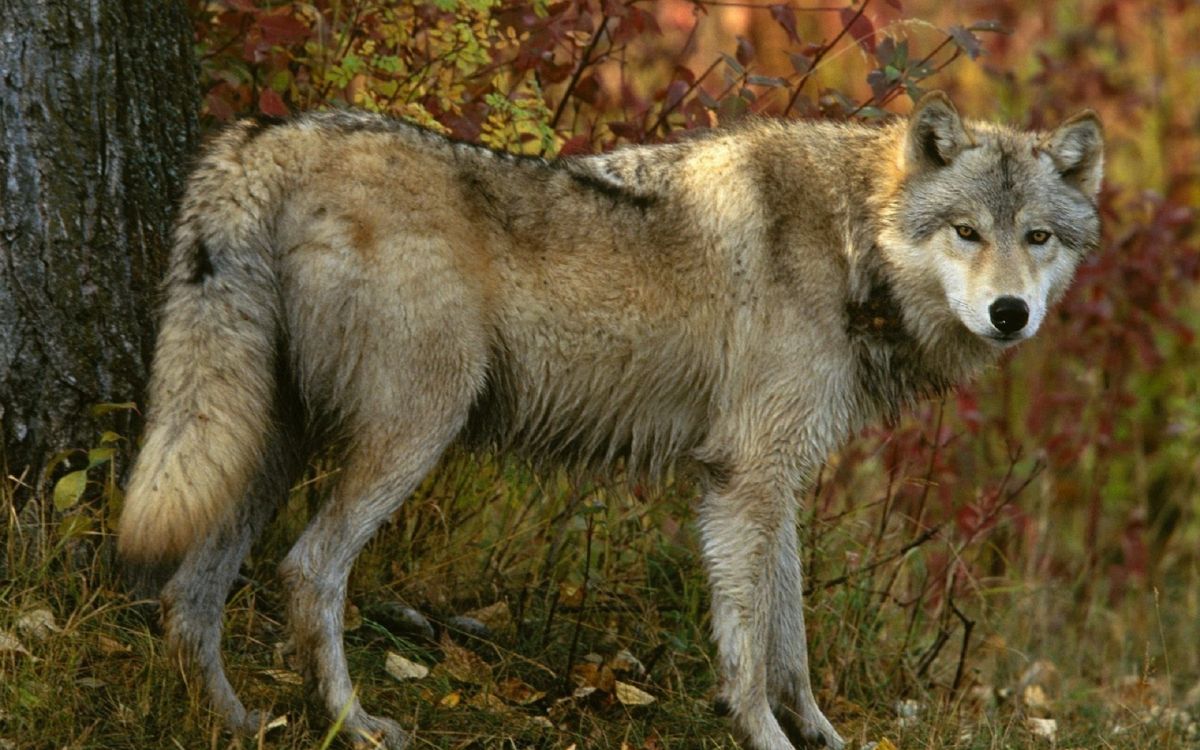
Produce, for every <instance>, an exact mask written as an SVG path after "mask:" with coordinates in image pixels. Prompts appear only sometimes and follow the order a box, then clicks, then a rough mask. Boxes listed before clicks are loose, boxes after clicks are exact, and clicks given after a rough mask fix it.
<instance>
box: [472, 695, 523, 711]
mask: <svg viewBox="0 0 1200 750" xmlns="http://www.w3.org/2000/svg"><path fill="white" fill-rule="evenodd" d="M467 705H469V706H473V707H475V708H482V709H484V710H487V711H492V712H500V713H507V712H509V711H512V710H513V709H512V707H511V706H509V705H508V704H507V703H505V702H504V701H503V700H501V699H500V696H498V695H496V694H495V693H492V692H491V691H489V690H484V691H483V692H480V693H476V694H475V695H472V696H471V697H470V698H468V699H467Z"/></svg>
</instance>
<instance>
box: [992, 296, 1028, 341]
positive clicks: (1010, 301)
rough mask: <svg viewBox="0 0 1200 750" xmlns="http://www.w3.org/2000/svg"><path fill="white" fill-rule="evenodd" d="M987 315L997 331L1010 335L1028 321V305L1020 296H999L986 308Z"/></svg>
mask: <svg viewBox="0 0 1200 750" xmlns="http://www.w3.org/2000/svg"><path fill="white" fill-rule="evenodd" d="M988 315H990V316H991V318H992V325H994V326H995V327H996V330H997V331H999V332H1000V333H1002V334H1004V335H1006V336H1011V335H1012V334H1014V333H1017V332H1018V331H1020V330H1021V329H1022V328H1024V327H1025V324H1026V323H1028V322H1029V305H1027V304H1025V300H1023V299H1021V298H1020V297H1000V298H999V299H997V300H996V301H995V302H993V303H992V305H991V307H989V308H988Z"/></svg>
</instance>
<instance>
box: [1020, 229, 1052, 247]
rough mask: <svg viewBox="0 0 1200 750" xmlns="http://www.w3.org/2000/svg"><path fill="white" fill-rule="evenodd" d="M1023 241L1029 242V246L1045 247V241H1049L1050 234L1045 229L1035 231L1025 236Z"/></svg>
mask: <svg viewBox="0 0 1200 750" xmlns="http://www.w3.org/2000/svg"><path fill="white" fill-rule="evenodd" d="M1025 239H1027V240H1029V244H1030V245H1045V244H1046V241H1047V240H1049V239H1050V233H1049V232H1047V231H1046V230H1045V229H1035V230H1033V231H1032V232H1030V233H1029V234H1027V235H1025Z"/></svg>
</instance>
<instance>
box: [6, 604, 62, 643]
mask: <svg viewBox="0 0 1200 750" xmlns="http://www.w3.org/2000/svg"><path fill="white" fill-rule="evenodd" d="M16 626H17V631H18V632H20V633H22V634H24V635H25V636H26V637H28V638H31V639H33V640H35V641H44V640H46V639H48V638H49V637H50V636H52V635H54V634H55V633H61V632H62V628H60V627H58V624H57V623H55V622H54V613H53V612H51V611H50V610H48V609H35V610H32V611H30V612H26V613H25V614H23V615H21V616H20V617H19V618H17V622H16Z"/></svg>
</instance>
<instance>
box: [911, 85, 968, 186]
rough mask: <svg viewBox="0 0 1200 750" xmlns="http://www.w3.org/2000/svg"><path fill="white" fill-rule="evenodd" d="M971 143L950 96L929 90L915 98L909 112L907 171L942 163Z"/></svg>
mask: <svg viewBox="0 0 1200 750" xmlns="http://www.w3.org/2000/svg"><path fill="white" fill-rule="evenodd" d="M974 145H975V142H974V141H972V140H971V137H970V136H969V135H967V131H966V130H965V129H964V128H963V124H962V120H961V119H960V118H959V116H958V111H957V110H956V109H954V105H953V104H951V103H950V98H949V97H948V96H946V95H945V94H943V93H942V92H941V91H931V92H929V93H928V94H926V95H925V96H922V97H921V98H920V99H919V100H918V101H917V103H916V106H914V107H913V111H912V114H910V115H909V116H908V142H907V147H906V148H905V153H904V155H905V167H906V169H907V171H909V172H920V171H923V170H926V169H936V168H939V167H944V166H946V165H947V164H949V163H950V162H952V161H954V159H955V157H957V156H958V155H959V153H961V152H962V151H963V149H967V148H970V147H972V146H974Z"/></svg>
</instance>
